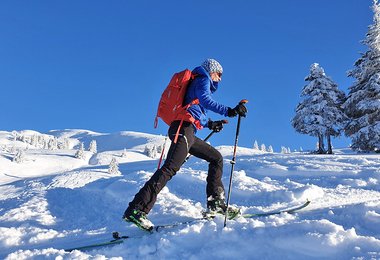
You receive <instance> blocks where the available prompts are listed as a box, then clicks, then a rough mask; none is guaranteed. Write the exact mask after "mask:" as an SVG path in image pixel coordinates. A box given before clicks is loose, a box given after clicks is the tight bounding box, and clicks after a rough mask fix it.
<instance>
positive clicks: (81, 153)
mask: <svg viewBox="0 0 380 260" xmlns="http://www.w3.org/2000/svg"><path fill="white" fill-rule="evenodd" d="M75 158H77V159H84V158H85V156H84V145H83V143H80V146H79V149H78V150H77V152H76V153H75Z"/></svg>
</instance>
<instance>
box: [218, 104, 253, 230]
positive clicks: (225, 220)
mask: <svg viewBox="0 0 380 260" xmlns="http://www.w3.org/2000/svg"><path fill="white" fill-rule="evenodd" d="M245 103H248V100H246V99H243V100H241V101H240V102H239V104H241V105H242V104H245ZM240 121H241V115H240V114H239V117H238V122H237V126H236V135H235V145H234V152H233V156H232V160H231V161H230V163H231V175H230V183H229V186H228V196H227V209H226V214H225V216H224V227H226V226H227V216H228V207H229V205H230V198H231V186H232V174H233V172H234V167H235V164H236V161H235V160H236V149H237V144H238V139H239V132H240Z"/></svg>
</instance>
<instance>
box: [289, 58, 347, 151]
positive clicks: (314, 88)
mask: <svg viewBox="0 0 380 260" xmlns="http://www.w3.org/2000/svg"><path fill="white" fill-rule="evenodd" d="M305 81H308V82H309V83H308V84H307V85H306V86H305V87H304V88H303V89H302V92H301V97H303V100H302V101H301V102H300V103H299V104H298V105H297V108H296V115H295V117H294V118H293V119H292V126H293V127H294V128H295V130H296V131H297V132H299V133H302V134H308V135H311V136H316V137H318V140H319V141H318V144H319V147H318V151H317V152H318V153H325V147H324V140H323V138H324V136H326V137H327V141H328V147H329V148H328V150H329V152H331V153H332V150H331V147H332V146H331V139H330V136H339V135H340V134H341V132H342V130H343V128H344V125H345V123H346V116H345V114H344V112H343V109H342V104H343V102H344V101H345V94H344V92H343V91H341V90H339V89H338V86H337V84H336V83H334V82H333V81H332V79H331V78H330V77H328V76H326V74H325V71H324V70H323V68H322V67H320V66H319V64H318V63H313V64H312V65H311V66H310V74H309V75H308V76H306V78H305Z"/></svg>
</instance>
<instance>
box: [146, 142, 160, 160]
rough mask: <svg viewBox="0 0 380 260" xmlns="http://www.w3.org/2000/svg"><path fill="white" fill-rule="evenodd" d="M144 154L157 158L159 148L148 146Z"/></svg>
mask: <svg viewBox="0 0 380 260" xmlns="http://www.w3.org/2000/svg"><path fill="white" fill-rule="evenodd" d="M144 154H146V155H147V156H148V157H150V158H156V156H157V147H156V146H155V145H153V146H149V145H146V146H145V150H144Z"/></svg>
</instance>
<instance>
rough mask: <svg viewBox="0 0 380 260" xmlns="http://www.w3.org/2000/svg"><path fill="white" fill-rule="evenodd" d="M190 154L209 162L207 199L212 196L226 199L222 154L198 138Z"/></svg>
mask: <svg viewBox="0 0 380 260" xmlns="http://www.w3.org/2000/svg"><path fill="white" fill-rule="evenodd" d="M189 152H190V154H192V155H194V156H196V157H198V158H201V159H204V160H206V161H207V162H209V166H208V175H207V186H206V194H207V198H208V197H210V196H213V197H224V186H223V183H222V175H223V156H222V155H221V154H220V152H219V151H218V150H216V149H215V148H214V147H212V146H211V145H209V144H208V143H206V142H205V141H203V140H201V139H199V138H198V137H195V141H194V144H193V145H192V146H191V148H190V151H189Z"/></svg>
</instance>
